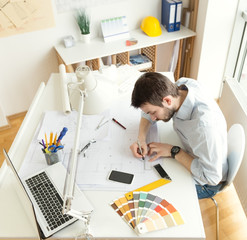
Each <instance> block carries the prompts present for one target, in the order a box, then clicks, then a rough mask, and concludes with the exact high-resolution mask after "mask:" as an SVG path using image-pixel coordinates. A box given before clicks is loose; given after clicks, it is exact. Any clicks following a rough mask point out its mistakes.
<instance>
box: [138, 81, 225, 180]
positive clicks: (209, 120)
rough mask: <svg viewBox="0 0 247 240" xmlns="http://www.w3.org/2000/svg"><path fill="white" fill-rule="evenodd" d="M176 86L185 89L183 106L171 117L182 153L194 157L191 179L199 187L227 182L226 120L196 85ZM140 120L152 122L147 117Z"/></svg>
mask: <svg viewBox="0 0 247 240" xmlns="http://www.w3.org/2000/svg"><path fill="white" fill-rule="evenodd" d="M176 84H177V85H178V86H181V85H185V86H186V88H187V90H188V94H187V96H186V98H185V100H184V102H183V104H182V105H181V107H180V108H179V110H178V112H176V113H175V114H174V116H173V128H174V130H175V131H176V132H177V134H178V136H179V137H180V139H181V142H182V143H183V147H184V149H185V151H187V152H188V153H189V154H190V155H192V156H194V159H193V161H192V164H191V172H192V175H193V177H194V179H195V181H196V182H198V183H200V184H202V185H204V184H209V185H217V184H218V183H219V182H220V181H225V180H226V177H227V171H228V164H227V126H226V121H225V118H224V116H223V114H222V112H221V110H220V108H219V106H218V104H217V103H216V102H215V100H214V99H213V98H212V97H209V96H208V92H207V91H206V89H205V88H204V87H203V86H202V85H201V84H200V83H199V82H198V81H196V80H193V79H189V78H181V79H179V80H178V81H177V82H176ZM142 116H143V117H144V118H147V119H148V120H149V121H151V119H150V117H149V116H148V115H147V114H145V113H143V115H142ZM151 122H152V121H151Z"/></svg>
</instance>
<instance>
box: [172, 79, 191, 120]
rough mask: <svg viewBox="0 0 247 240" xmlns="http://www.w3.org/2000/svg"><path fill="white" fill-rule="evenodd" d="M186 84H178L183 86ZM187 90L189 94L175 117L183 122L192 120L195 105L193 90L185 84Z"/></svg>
mask: <svg viewBox="0 0 247 240" xmlns="http://www.w3.org/2000/svg"><path fill="white" fill-rule="evenodd" d="M182 84H184V83H181V84H178V86H179V85H182ZM184 85H185V86H186V87H187V89H188V93H187V96H186V98H185V99H184V101H183V103H182V105H181V106H180V108H179V110H178V111H177V112H176V114H175V115H174V116H175V117H176V118H180V119H183V120H188V119H191V114H192V111H193V108H194V103H195V97H194V94H193V89H191V88H189V87H188V85H186V84H184Z"/></svg>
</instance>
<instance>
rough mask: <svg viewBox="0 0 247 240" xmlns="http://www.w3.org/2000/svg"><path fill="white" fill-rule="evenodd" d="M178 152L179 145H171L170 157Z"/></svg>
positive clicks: (173, 156)
mask: <svg viewBox="0 0 247 240" xmlns="http://www.w3.org/2000/svg"><path fill="white" fill-rule="evenodd" d="M179 152H180V147H179V146H173V147H172V149H171V156H172V158H175V156H176V154H178V153H179Z"/></svg>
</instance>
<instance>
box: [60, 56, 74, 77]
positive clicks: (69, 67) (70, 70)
mask: <svg viewBox="0 0 247 240" xmlns="http://www.w3.org/2000/svg"><path fill="white" fill-rule="evenodd" d="M56 56H57V62H58V65H60V64H64V66H65V68H66V72H67V73H73V72H75V71H74V68H73V66H72V65H66V64H65V62H64V61H63V59H62V58H61V56H60V55H59V53H58V52H57V51H56Z"/></svg>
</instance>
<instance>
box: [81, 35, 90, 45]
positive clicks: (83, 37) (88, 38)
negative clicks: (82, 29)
mask: <svg viewBox="0 0 247 240" xmlns="http://www.w3.org/2000/svg"><path fill="white" fill-rule="evenodd" d="M81 41H82V42H84V43H89V42H90V33H89V34H81Z"/></svg>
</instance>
